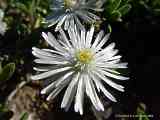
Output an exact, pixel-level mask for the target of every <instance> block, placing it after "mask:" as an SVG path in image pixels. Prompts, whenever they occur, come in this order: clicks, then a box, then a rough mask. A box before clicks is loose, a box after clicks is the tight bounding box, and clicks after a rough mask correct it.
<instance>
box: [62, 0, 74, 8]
mask: <svg viewBox="0 0 160 120" xmlns="http://www.w3.org/2000/svg"><path fill="white" fill-rule="evenodd" d="M75 5H76V0H64V6H65V7H66V8H72V7H74V6H75Z"/></svg>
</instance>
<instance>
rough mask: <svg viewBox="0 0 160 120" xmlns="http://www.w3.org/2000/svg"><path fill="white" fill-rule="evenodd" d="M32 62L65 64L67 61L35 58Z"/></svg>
mask: <svg viewBox="0 0 160 120" xmlns="http://www.w3.org/2000/svg"><path fill="white" fill-rule="evenodd" d="M34 62H36V63H39V64H50V65H66V64H68V63H69V62H68V61H62V60H61V61H56V60H55V59H51V58H50V59H35V60H34Z"/></svg>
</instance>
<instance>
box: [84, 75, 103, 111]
mask: <svg viewBox="0 0 160 120" xmlns="http://www.w3.org/2000/svg"><path fill="white" fill-rule="evenodd" d="M85 78H86V80H85V83H86V93H87V95H88V97H89V98H90V100H91V102H92V104H93V105H94V107H95V108H96V109H97V110H98V111H101V110H103V109H102V108H101V106H100V104H99V101H97V96H96V92H95V91H94V90H93V88H92V86H91V82H90V81H91V79H89V77H88V76H87V75H86V76H85Z"/></svg>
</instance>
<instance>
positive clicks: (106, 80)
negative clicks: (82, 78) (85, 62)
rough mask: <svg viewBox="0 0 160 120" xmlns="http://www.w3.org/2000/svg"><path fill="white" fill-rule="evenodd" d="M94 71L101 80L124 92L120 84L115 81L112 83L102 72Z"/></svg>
mask: <svg viewBox="0 0 160 120" xmlns="http://www.w3.org/2000/svg"><path fill="white" fill-rule="evenodd" d="M94 73H95V74H96V75H97V76H98V77H99V78H101V79H102V80H103V81H105V82H106V83H107V84H108V85H110V86H111V87H113V88H115V89H117V90H119V91H121V92H124V87H123V86H122V85H118V84H117V83H114V82H113V81H111V80H110V79H109V78H107V77H105V76H104V75H103V74H99V73H97V72H95V71H94Z"/></svg>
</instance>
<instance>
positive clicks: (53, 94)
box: [47, 85, 66, 101]
mask: <svg viewBox="0 0 160 120" xmlns="http://www.w3.org/2000/svg"><path fill="white" fill-rule="evenodd" d="M65 86H66V85H63V86H61V87H57V88H56V89H55V90H53V91H52V92H51V93H50V94H49V96H48V97H47V101H50V100H53V99H54V98H55V97H56V96H57V95H58V94H59V93H60V92H61V91H62V89H63V88H64V87H65Z"/></svg>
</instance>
